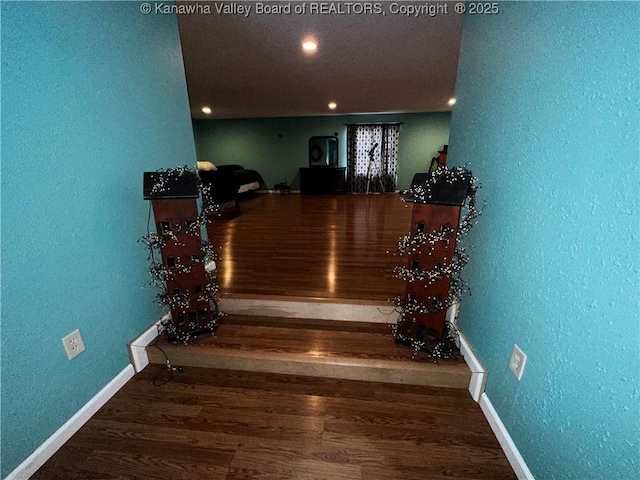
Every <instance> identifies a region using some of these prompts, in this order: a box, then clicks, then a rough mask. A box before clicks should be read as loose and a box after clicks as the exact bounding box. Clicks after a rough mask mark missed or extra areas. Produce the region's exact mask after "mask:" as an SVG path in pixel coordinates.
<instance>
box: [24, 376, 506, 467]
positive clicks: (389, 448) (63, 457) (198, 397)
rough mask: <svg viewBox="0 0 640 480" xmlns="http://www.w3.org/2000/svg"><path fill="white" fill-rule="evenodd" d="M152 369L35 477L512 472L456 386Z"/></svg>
mask: <svg viewBox="0 0 640 480" xmlns="http://www.w3.org/2000/svg"><path fill="white" fill-rule="evenodd" d="M167 375H168V373H167V370H166V368H164V367H162V366H150V367H148V368H147V369H145V370H144V371H143V372H142V373H141V374H139V375H137V376H136V377H135V378H134V379H133V380H132V381H130V382H129V383H128V384H127V385H125V386H124V387H123V388H122V390H120V392H118V393H117V394H116V395H115V396H114V397H113V398H112V399H111V400H110V401H109V402H108V403H107V404H106V405H105V406H104V407H103V408H102V409H101V410H100V411H99V412H98V413H97V414H96V415H95V416H94V417H93V418H92V419H91V420H89V422H88V423H87V424H86V425H85V426H84V427H83V428H81V429H80V431H79V432H78V433H77V434H76V435H74V436H73V438H72V439H71V440H69V442H67V444H65V445H64V446H63V447H62V448H61V449H60V450H59V451H58V452H57V453H56V454H55V455H54V456H53V457H52V458H51V459H50V460H49V461H48V462H47V463H46V464H45V465H44V466H43V467H42V468H41V469H40V470H39V471H38V472H37V473H36V475H35V476H34V477H32V478H35V479H42V480H53V479H61V480H62V479H64V480H74V479H82V480H96V479H145V480H146V479H152V478H153V479H167V480H179V479H184V480H191V479H207V480H223V479H224V480H239V479H274V480H275V479H278V480H284V479H292V480H298V479H305V480H312V479H317V480H327V479H334V480H347V479H348V480H359V479H366V480H392V479H393V480H425V479H428V480H444V479H447V480H451V479H488V480H489V479H490V480H498V479H513V478H515V475H514V473H513V471H512V469H511V468H510V466H509V464H508V462H507V459H506V458H505V456H504V454H503V452H502V450H501V449H500V447H499V445H498V442H497V440H496V439H495V437H494V435H493V434H492V432H491V429H490V427H489V425H488V423H487V421H486V419H485V418H484V415H483V414H482V412H481V410H480V407H479V406H478V405H477V404H476V403H475V402H474V401H473V400H472V399H471V398H470V397H469V395H468V393H467V392H465V391H463V390H457V389H447V388H434V387H417V386H408V385H390V384H380V383H368V382H357V381H348V380H331V379H319V378H310V377H296V376H282V375H275V374H265V373H249V372H232V371H223V370H211V369H196V368H188V369H187V370H186V371H185V372H184V373H182V374H177V373H176V374H174V377H173V380H172V381H170V382H168V383H164V384H161V385H158V386H154V383H153V380H154V378H155V377H157V379H156V380H157V381H156V383H162V382H163V381H165V380H166V378H167Z"/></svg>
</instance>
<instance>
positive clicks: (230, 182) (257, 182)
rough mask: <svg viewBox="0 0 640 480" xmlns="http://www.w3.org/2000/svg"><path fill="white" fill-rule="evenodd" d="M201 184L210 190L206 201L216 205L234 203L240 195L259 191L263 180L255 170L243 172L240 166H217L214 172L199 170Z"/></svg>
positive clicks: (243, 169)
mask: <svg viewBox="0 0 640 480" xmlns="http://www.w3.org/2000/svg"><path fill="white" fill-rule="evenodd" d="M199 173H200V179H201V180H202V184H203V185H204V186H205V187H207V186H209V187H210V189H209V191H210V198H208V199H206V200H207V201H211V202H213V203H216V204H218V205H221V206H223V205H225V204H228V203H235V202H236V201H237V200H238V196H239V195H240V194H242V193H246V192H252V191H254V190H257V189H259V188H260V187H261V186H262V185H263V184H264V180H263V179H262V176H261V175H260V174H259V173H258V172H257V171H255V170H245V168H244V167H243V166H241V165H218V166H217V167H216V170H200V171H199Z"/></svg>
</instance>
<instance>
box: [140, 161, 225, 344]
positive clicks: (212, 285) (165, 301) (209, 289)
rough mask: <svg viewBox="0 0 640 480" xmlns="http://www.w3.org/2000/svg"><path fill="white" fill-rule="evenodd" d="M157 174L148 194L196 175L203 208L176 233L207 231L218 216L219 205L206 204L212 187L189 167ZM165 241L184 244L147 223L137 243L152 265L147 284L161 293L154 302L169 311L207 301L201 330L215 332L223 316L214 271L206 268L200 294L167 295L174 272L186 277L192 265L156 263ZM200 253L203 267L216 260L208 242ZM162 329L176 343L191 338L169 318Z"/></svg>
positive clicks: (192, 327) (216, 256) (190, 328)
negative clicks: (207, 314)
mask: <svg viewBox="0 0 640 480" xmlns="http://www.w3.org/2000/svg"><path fill="white" fill-rule="evenodd" d="M157 172H158V173H163V174H164V175H159V176H158V178H157V180H156V183H155V184H154V185H153V187H152V189H151V194H152V195H153V194H158V193H162V192H164V191H167V190H168V185H171V184H173V183H175V181H177V180H179V179H180V177H182V176H183V175H185V174H186V173H189V174H195V175H196V178H197V182H198V183H197V186H198V191H199V192H200V195H201V198H202V199H203V202H202V206H201V208H200V213H199V214H198V217H197V218H196V220H195V221H194V222H193V223H191V224H190V225H189V226H187V227H184V231H182V230H181V228H183V227H182V225H177V226H176V232H177V233H184V234H186V235H190V236H193V235H198V234H199V233H200V232H201V230H202V229H206V227H207V225H208V224H209V223H211V216H212V215H219V214H220V208H219V205H217V204H215V203H212V202H210V201H208V199H209V198H210V195H211V186H210V185H206V186H205V185H203V184H202V181H201V180H200V175H198V172H197V171H196V170H194V169H192V168H190V167H188V166H186V165H185V166H183V167H177V168H171V169H167V170H164V169H160V170H157ZM150 221H151V205H149V219H148V221H147V223H149V222H150ZM166 237H169V240H168V241H173V242H175V244H176V245H179V246H184V244H181V243H179V240H178V237H177V235H176V234H175V232H173V230H172V231H170V232H167V233H166V234H165V235H158V234H157V233H155V232H150V231H149V225H148V224H147V234H146V235H144V236H142V237H141V238H140V239H139V240H138V241H139V242H142V243H143V244H145V245H146V247H147V248H148V250H149V254H148V257H147V260H149V261H151V266H150V267H149V273H150V275H151V281H150V282H149V284H150V285H153V286H155V287H156V288H158V289H159V290H160V292H159V293H158V294H157V295H156V299H157V301H158V303H160V305H162V306H163V307H168V308H184V309H186V308H188V307H189V305H190V302H191V301H192V300H195V301H203V302H207V301H208V302H209V308H210V311H211V321H210V322H209V323H208V324H207V325H206V326H205V327H204V328H209V329H211V331H213V330H214V329H215V327H216V326H217V323H218V320H219V319H220V317H221V316H223V315H224V314H223V313H222V312H220V310H219V308H218V304H219V300H220V287H219V285H218V280H217V276H216V271H215V270H208V269H206V268H205V273H206V278H207V284H206V285H205V286H204V287H203V289H202V291H201V292H199V293H197V294H195V295H192V296H187V295H185V294H182V293H180V294H169V292H168V291H167V284H166V281H167V280H171V279H173V278H175V274H176V273H180V274H185V273H189V272H191V265H183V264H182V263H179V262H176V264H175V266H173V267H167V266H165V265H164V263H163V262H162V260H160V261H157V260H156V252H157V253H158V254H159V253H160V249H161V248H163V247H164V246H165V245H166V244H167V238H166ZM200 251H201V253H202V257H201V258H202V262H203V263H204V264H205V265H206V264H207V263H209V262H211V261H217V260H218V255H217V252H216V250H215V248H214V247H213V246H212V245H211V244H210V243H209V241H208V240H202V241H201V248H200ZM162 326H163V327H164V328H165V329H166V330H167V334H168V336H169V337H170V338H174V339H175V341H176V342H182V343H185V344H186V343H188V342H189V340H191V335H190V334H189V333H188V332H183V331H180V330H177V329H176V328H175V327H174V325H173V322H172V321H171V319H166V320H164V321H163V322H162ZM195 327H196V325H195V324H193V323H190V324H189V330H194V329H195Z"/></svg>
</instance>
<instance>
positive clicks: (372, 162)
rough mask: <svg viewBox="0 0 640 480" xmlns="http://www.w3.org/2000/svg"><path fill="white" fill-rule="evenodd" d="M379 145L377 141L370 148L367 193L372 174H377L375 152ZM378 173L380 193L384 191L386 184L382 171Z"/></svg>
mask: <svg viewBox="0 0 640 480" xmlns="http://www.w3.org/2000/svg"><path fill="white" fill-rule="evenodd" d="M377 147H378V144H377V143H376V144H375V145H374V146H373V147H372V148H371V150H369V168H367V195H369V185H370V182H371V175H374V176H375V175H376V169H377V167H376V162H375V160H374V159H373V152H375V150H376V148H377ZM377 173H378V183H379V184H380V193H384V184H383V183H382V176H381V175H380V172H377Z"/></svg>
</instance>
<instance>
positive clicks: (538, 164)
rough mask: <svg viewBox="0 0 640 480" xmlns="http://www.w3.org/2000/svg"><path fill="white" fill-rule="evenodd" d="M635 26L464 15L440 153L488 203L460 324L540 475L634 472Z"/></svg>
mask: <svg viewBox="0 0 640 480" xmlns="http://www.w3.org/2000/svg"><path fill="white" fill-rule="evenodd" d="M639 18H640V4H638V3H637V2H633V3H631V2H626V3H617V2H501V3H500V13H499V14H498V15H483V16H469V15H467V16H466V17H465V19H464V28H463V38H462V46H461V55H460V64H459V70H458V81H457V87H456V97H457V99H458V103H457V105H456V107H455V109H454V111H453V115H452V123H451V138H450V149H449V159H450V164H452V165H460V164H464V163H468V164H469V165H470V166H471V168H472V170H473V171H474V174H475V175H476V176H477V177H479V179H480V182H481V183H482V184H483V188H482V189H481V191H480V193H479V197H480V199H481V201H486V207H485V209H484V214H483V215H482V216H481V217H480V219H479V224H478V225H477V226H476V227H475V228H474V229H473V230H472V231H471V232H470V236H469V244H470V245H471V246H472V247H470V252H469V253H470V256H471V260H470V263H469V265H468V266H467V268H466V270H465V272H464V276H465V278H466V279H467V281H468V283H469V284H470V287H471V290H472V294H473V295H472V296H470V297H469V296H467V297H465V298H464V299H463V301H462V306H461V310H460V318H459V325H460V327H461V329H462V330H463V331H464V332H465V334H466V335H467V337H468V338H469V340H470V342H471V344H472V345H473V347H474V349H475V350H476V352H477V354H478V355H479V357H480V359H481V361H482V362H483V363H484V365H485V366H486V368H487V370H488V383H487V389H486V392H487V395H488V397H489V399H490V400H491V402H492V403H493V405H494V407H495V409H496V411H497V412H498V414H499V415H500V418H501V419H502V421H503V422H504V424H505V425H506V427H507V430H508V431H509V433H510V434H511V436H512V437H513V440H514V441H515V443H516V445H517V447H518V449H519V451H520V453H521V454H522V456H523V458H524V460H525V461H526V463H527V465H528V466H529V468H530V469H531V471H532V473H533V474H534V476H535V477H536V478H537V479H539V480H542V479H563V480H565V479H576V480H588V479H632V478H633V479H635V478H640V463H639V457H640V455H639V445H640V443H639V422H640V411H639V406H640V388H639V379H640V371H639V355H638V353H639V352H638V346H639V344H640V343H639V317H638V308H639V297H638V292H639V283H638V273H639V261H638V245H639V244H640V243H639V230H640V228H639V226H640V225H639V213H638V198H639V193H640V192H639V188H638V186H639V182H638V180H639V178H640V176H639V173H640V172H639V165H640V143H639V138H640V128H639V123H640V114H639V112H640V101H639V94H640V91H639V81H638V73H639V66H640V52H639V45H640V35H639V32H640V30H638V19H639ZM514 344H517V345H518V346H519V347H520V348H522V350H523V351H524V352H525V353H526V354H527V355H528V360H527V364H526V368H525V371H524V376H523V377H522V380H521V381H518V380H517V379H516V378H515V377H514V376H513V375H512V374H511V372H510V371H509V368H508V362H509V358H510V355H511V350H512V348H513V345H514Z"/></svg>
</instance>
